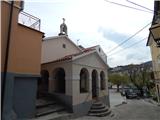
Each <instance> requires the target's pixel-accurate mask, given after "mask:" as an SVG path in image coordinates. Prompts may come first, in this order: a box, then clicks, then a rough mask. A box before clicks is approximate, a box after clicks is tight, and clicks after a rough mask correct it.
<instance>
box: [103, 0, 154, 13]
mask: <svg viewBox="0 0 160 120" xmlns="http://www.w3.org/2000/svg"><path fill="white" fill-rule="evenodd" d="M104 1H106V2H108V3H111V4H115V5H119V6H122V7H127V8H130V9H134V10H138V11H143V12H148V13H153V12H150V11H146V10H142V9H139V8H135V7H131V6H127V5H124V4H120V3H116V2H111V1H109V0H104Z"/></svg>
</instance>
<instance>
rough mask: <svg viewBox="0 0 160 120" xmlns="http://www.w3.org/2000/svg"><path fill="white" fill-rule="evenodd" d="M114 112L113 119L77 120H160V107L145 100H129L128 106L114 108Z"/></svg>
mask: <svg viewBox="0 0 160 120" xmlns="http://www.w3.org/2000/svg"><path fill="white" fill-rule="evenodd" d="M112 112H113V113H114V116H113V117H111V116H107V117H90V116H84V117H80V118H77V119H75V120H160V106H157V105H154V104H152V103H149V102H147V101H145V100H143V99H140V100H127V104H122V105H120V106H118V107H114V108H112Z"/></svg>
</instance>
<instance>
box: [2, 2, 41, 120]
mask: <svg viewBox="0 0 160 120" xmlns="http://www.w3.org/2000/svg"><path fill="white" fill-rule="evenodd" d="M23 4H24V2H23V1H1V75H2V76H1V78H2V89H1V90H2V119H3V120H14V119H22V118H32V117H34V116H35V109H36V105H35V100H36V91H37V80H38V78H39V77H40V64H41V43H42V37H43V35H44V33H43V32H41V31H40V19H38V18H36V17H34V16H32V15H30V14H28V13H25V12H23V11H22V10H23ZM22 18H23V21H22ZM28 19H30V22H28V23H27V21H28Z"/></svg>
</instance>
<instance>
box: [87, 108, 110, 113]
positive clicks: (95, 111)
mask: <svg viewBox="0 0 160 120" xmlns="http://www.w3.org/2000/svg"><path fill="white" fill-rule="evenodd" d="M108 110H109V109H108V108H107V107H105V108H103V109H91V110H90V111H89V112H90V113H102V112H107V111H108Z"/></svg>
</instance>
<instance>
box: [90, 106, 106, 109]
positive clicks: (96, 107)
mask: <svg viewBox="0 0 160 120" xmlns="http://www.w3.org/2000/svg"><path fill="white" fill-rule="evenodd" d="M105 107H106V106H105V105H102V106H93V105H92V107H91V109H104V108H105Z"/></svg>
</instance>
